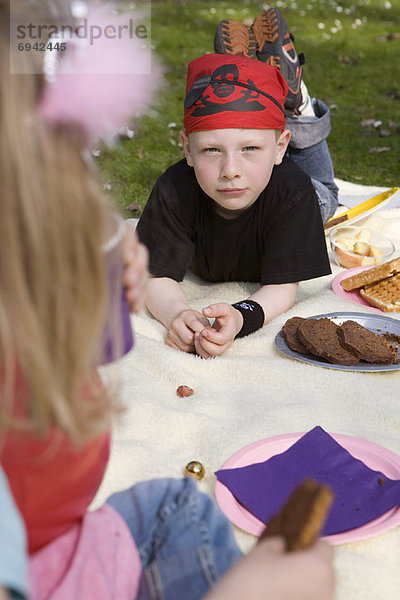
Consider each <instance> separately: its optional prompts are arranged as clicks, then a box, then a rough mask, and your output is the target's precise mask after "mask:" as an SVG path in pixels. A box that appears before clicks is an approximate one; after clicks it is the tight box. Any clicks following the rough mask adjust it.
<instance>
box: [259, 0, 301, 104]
mask: <svg viewBox="0 0 400 600" xmlns="http://www.w3.org/2000/svg"><path fill="white" fill-rule="evenodd" d="M252 30H253V34H254V37H255V40H256V43H257V57H258V58H259V60H261V61H263V62H265V63H267V64H268V65H272V66H273V67H277V68H278V69H279V70H280V72H281V73H282V76H283V77H284V78H285V79H286V81H287V84H288V87H289V90H288V94H287V97H286V102H285V108H286V109H287V110H288V111H292V112H294V113H295V114H296V113H297V111H298V108H299V106H300V104H301V103H302V95H301V88H300V84H301V77H302V72H303V68H302V65H303V64H304V62H305V57H304V54H303V53H301V54H297V52H296V50H295V49H294V46H293V41H294V35H293V34H291V33H290V32H289V29H288V24H287V22H286V20H285V19H284V18H283V17H282V15H281V14H280V12H279V11H278V10H277V9H276V8H269V9H268V10H265V11H264V12H263V13H262V14H261V15H259V16H258V17H257V18H256V20H255V21H254V23H253V25H252Z"/></svg>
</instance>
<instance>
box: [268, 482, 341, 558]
mask: <svg viewBox="0 0 400 600" xmlns="http://www.w3.org/2000/svg"><path fill="white" fill-rule="evenodd" d="M332 501H333V492H332V491H331V489H330V488H329V487H328V486H327V485H324V484H318V483H316V482H315V481H314V480H313V479H311V478H309V479H305V480H304V481H303V483H302V484H301V485H300V486H299V487H297V488H296V489H295V490H294V491H293V492H292V494H291V495H290V497H289V500H288V501H287V502H286V504H285V505H284V506H283V508H282V509H281V510H280V511H279V512H278V514H276V515H275V516H274V517H272V519H270V520H269V521H268V523H267V526H266V528H265V530H264V531H263V533H262V534H261V537H260V539H265V538H269V537H272V536H274V535H280V536H282V537H283V538H284V540H285V546H286V550H287V551H288V552H292V551H294V550H303V549H304V548H308V547H309V546H311V545H312V544H313V543H314V542H315V541H316V540H317V539H318V537H319V536H320V533H321V531H322V528H323V526H324V523H325V520H326V517H327V513H328V510H329V508H330V506H331V504H332Z"/></svg>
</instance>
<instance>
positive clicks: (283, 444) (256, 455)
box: [215, 433, 400, 545]
mask: <svg viewBox="0 0 400 600" xmlns="http://www.w3.org/2000/svg"><path fill="white" fill-rule="evenodd" d="M303 435H304V433H288V434H283V435H277V436H275V437H271V438H267V439H265V440H260V441H259V442H254V443H253V444H250V445H249V446H245V447H244V448H242V449H241V450H239V451H238V452H236V453H235V454H234V455H233V456H231V458H229V459H228V460H227V461H226V463H225V464H224V465H222V467H221V469H234V468H238V467H245V466H247V465H251V464H254V463H260V462H264V461H265V460H267V459H269V458H271V456H275V455H276V454H280V453H282V452H285V450H287V449H288V448H290V446H292V445H293V444H294V443H295V442H296V441H297V440H298V439H299V438H301V437H302V436H303ZM330 435H331V436H332V437H333V438H334V439H335V440H336V441H337V442H338V443H339V444H341V445H342V446H343V447H344V448H346V450H348V451H349V452H350V453H351V454H352V456H354V458H358V459H359V460H362V461H363V463H364V464H366V465H367V466H368V467H370V468H371V469H374V470H376V471H381V472H382V473H384V474H385V475H386V476H387V477H389V478H390V479H400V456H399V455H398V454H396V453H395V452H392V451H391V450H387V449H386V448H383V447H382V446H379V445H378V444H375V443H373V442H368V441H366V440H361V439H359V438H356V437H353V436H350V435H343V434H333V433H332V434H330ZM215 497H216V499H217V502H218V504H219V506H220V508H221V509H222V511H223V512H224V513H225V515H226V516H227V517H228V519H230V521H232V523H234V524H235V525H237V526H238V527H240V528H241V529H243V530H244V531H247V532H248V533H252V534H253V535H256V536H259V535H261V533H262V532H263V530H264V524H263V523H262V522H261V521H259V520H258V519H257V518H256V517H255V516H254V515H252V514H251V513H250V512H249V511H248V510H246V509H245V508H244V506H243V505H242V504H240V503H239V502H238V501H237V500H236V498H235V497H234V496H233V494H232V493H231V492H230V491H229V490H228V488H227V487H225V486H224V485H223V484H222V483H220V482H219V481H217V482H216V484H215ZM398 524H400V506H397V507H396V508H392V509H391V510H389V511H388V512H386V513H385V514H384V515H382V516H381V517H379V518H378V519H374V520H373V521H370V522H369V523H367V524H366V525H363V526H362V527H358V528H357V529H351V530H349V531H344V532H342V533H337V534H335V535H329V536H326V537H325V538H323V539H325V540H326V541H328V542H330V543H331V544H334V545H336V544H344V543H347V542H354V541H356V540H363V539H366V538H369V537H372V536H374V535H378V534H379V533H383V532H384V531H388V530H389V529H392V528H393V527H395V526H396V525H398Z"/></svg>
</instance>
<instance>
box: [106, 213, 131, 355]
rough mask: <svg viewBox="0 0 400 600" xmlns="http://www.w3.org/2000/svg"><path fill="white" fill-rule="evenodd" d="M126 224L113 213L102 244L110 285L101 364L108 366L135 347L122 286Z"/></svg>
mask: <svg viewBox="0 0 400 600" xmlns="http://www.w3.org/2000/svg"><path fill="white" fill-rule="evenodd" d="M125 225H126V224H125V221H124V220H123V219H122V218H121V217H119V215H117V214H114V213H112V214H111V215H110V219H109V222H108V224H107V228H108V231H107V234H108V235H107V241H106V242H105V243H104V244H103V248H102V250H103V252H104V256H105V265H106V269H107V278H108V285H109V300H108V307H107V312H106V322H105V325H104V332H103V335H102V343H101V352H100V364H102V365H104V364H108V363H111V362H113V361H115V360H118V359H119V358H121V357H122V356H124V355H125V354H127V353H128V352H129V351H130V350H131V349H132V347H133V331H132V326H131V317H130V311H129V305H128V302H127V301H126V298H125V290H124V287H123V284H122V275H123V270H124V256H123V244H122V242H123V239H124V235H125Z"/></svg>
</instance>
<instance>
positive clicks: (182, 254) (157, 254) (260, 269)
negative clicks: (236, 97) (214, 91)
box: [137, 157, 331, 285]
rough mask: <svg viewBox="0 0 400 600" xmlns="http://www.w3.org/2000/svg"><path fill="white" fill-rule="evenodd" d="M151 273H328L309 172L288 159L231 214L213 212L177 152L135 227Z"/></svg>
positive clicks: (230, 277) (217, 278)
mask: <svg viewBox="0 0 400 600" xmlns="http://www.w3.org/2000/svg"><path fill="white" fill-rule="evenodd" d="M137 232H138V235H139V239H140V241H141V242H143V243H144V244H145V245H146V246H147V247H148V249H149V252H150V272H151V273H152V275H154V276H156V277H170V278H171V279H174V280H176V281H182V279H183V278H184V276H185V273H186V271H187V270H188V269H189V268H190V269H192V271H193V272H194V273H195V274H197V275H199V276H200V277H202V278H203V279H205V280H206V281H210V282H221V281H252V282H258V283H260V284H261V285H265V284H280V283H293V282H297V281H301V280H304V279H312V278H314V277H321V276H322V275H328V274H329V273H330V272H331V269H330V266H329V259H328V255H327V250H326V243H325V236H324V230H323V225H322V218H321V213H320V210H319V206H318V200H317V197H316V193H315V190H314V188H313V186H312V183H311V179H310V178H309V177H308V175H306V174H305V173H304V172H303V171H301V169H299V168H298V167H297V166H296V165H295V163H294V162H293V161H291V160H290V158H288V157H285V158H284V160H283V162H282V164H281V165H277V166H275V167H274V169H273V171H272V175H271V178H270V181H269V182H268V185H267V187H266V188H265V189H264V190H263V191H262V193H261V194H260V196H259V197H258V198H257V200H256V201H255V202H254V203H253V204H252V205H251V206H250V207H249V208H248V209H246V210H245V211H244V212H243V213H241V214H240V215H239V216H238V217H235V218H234V219H225V218H224V217H222V216H221V215H219V214H218V213H217V212H216V211H215V202H214V200H212V198H210V197H209V196H207V194H205V193H204V192H203V190H202V189H201V188H200V186H199V184H198V183H197V179H196V176H195V173H194V169H193V168H192V167H189V166H188V165H187V163H186V160H185V159H183V160H181V161H180V162H178V163H176V164H175V165H173V166H172V167H170V168H169V169H167V170H166V171H165V173H164V174H163V175H161V177H159V179H158V180H157V182H156V184H155V186H154V188H153V190H152V192H151V194H150V197H149V200H148V202H147V204H146V207H145V209H144V211H143V214H142V216H141V218H140V220H139V223H138V226H137Z"/></svg>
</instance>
